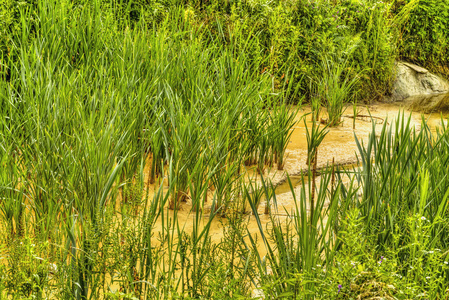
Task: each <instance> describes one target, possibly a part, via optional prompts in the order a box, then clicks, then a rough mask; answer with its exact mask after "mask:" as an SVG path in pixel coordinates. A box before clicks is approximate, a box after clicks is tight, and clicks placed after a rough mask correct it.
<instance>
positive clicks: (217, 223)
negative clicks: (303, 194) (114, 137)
mask: <svg viewBox="0 0 449 300" xmlns="http://www.w3.org/2000/svg"><path fill="white" fill-rule="evenodd" d="M414 101H416V100H413V99H408V100H407V101H404V102H401V103H375V104H371V105H369V106H364V107H362V106H360V107H358V114H357V115H358V116H357V117H356V118H355V119H354V118H353V115H352V113H353V109H352V106H351V107H348V108H347V109H346V111H345V113H344V114H343V117H342V120H341V121H342V123H341V124H340V125H339V126H336V127H333V128H330V129H329V132H328V134H327V135H326V137H325V138H324V140H323V142H322V144H321V145H320V147H319V149H318V160H317V168H318V169H322V168H324V167H326V166H327V165H330V164H332V161H334V163H335V165H339V166H343V167H344V166H346V167H348V168H352V167H356V163H357V158H356V153H357V145H356V142H355V138H354V136H355V135H356V136H357V138H358V139H359V140H360V141H365V142H366V140H367V138H368V136H369V134H370V133H371V132H372V127H373V122H375V123H377V126H376V132H380V130H381V128H382V124H383V123H384V122H388V124H394V120H395V119H396V118H397V116H398V113H399V112H402V111H403V112H405V114H406V116H407V115H408V114H411V125H412V126H415V128H417V129H419V128H420V125H421V120H422V117H423V116H424V118H425V119H426V120H427V124H428V125H429V127H430V128H431V130H433V131H435V130H436V128H437V127H439V126H441V115H442V116H443V117H444V118H447V117H448V116H449V111H448V110H440V111H431V112H428V111H427V110H426V111H425V112H424V113H421V112H418V111H413V110H412V108H414V109H416V105H415V106H413V105H414V103H415V102H414ZM419 101H421V103H422V101H423V100H422V99H419ZM448 107H449V106H448ZM308 113H310V107H307V106H306V107H304V108H303V109H301V110H300V112H299V114H298V116H297V118H296V121H297V124H296V125H295V127H294V128H293V134H292V138H291V141H290V144H289V145H288V147H287V151H286V155H287V159H286V162H285V167H284V170H283V171H278V170H277V168H276V166H274V167H273V168H271V169H269V170H267V172H266V174H265V179H269V180H271V181H272V183H273V184H274V185H277V188H276V199H277V209H278V210H277V211H273V210H272V213H274V214H276V215H277V216H279V217H280V218H281V220H283V221H285V220H286V219H287V218H288V213H289V212H291V213H293V212H294V211H295V201H294V199H293V196H292V193H291V191H290V185H289V184H288V182H287V181H286V177H287V174H288V175H289V176H290V180H291V182H292V184H293V187H294V190H295V194H296V195H299V193H300V190H301V186H302V184H301V182H302V175H299V174H303V173H305V172H307V169H308V168H307V164H306V160H307V140H306V128H305V125H304V120H305V122H308V123H309V124H308V127H309V128H310V122H312V121H311V117H310V114H309V115H307V114H308ZM370 115H371V116H373V118H371V117H370ZM322 117H323V118H326V112H325V111H323V112H322ZM354 125H355V127H354ZM147 171H148V170H147ZM246 172H247V173H246V174H247V178H252V180H253V182H254V183H257V184H260V178H259V177H257V176H254V174H256V171H255V167H246ZM146 174H148V172H146ZM304 180H307V178H305V179H304ZM349 180H350V179H349V178H346V179H343V182H342V183H343V184H346V183H348V182H349ZM317 181H319V178H318V180H317ZM150 189H151V190H154V187H153V186H151V187H150ZM212 195H213V194H212V192H210V197H208V198H209V199H212ZM265 207H266V201H262V202H261V205H260V206H259V209H258V213H259V216H260V221H261V223H262V226H263V228H267V226H269V225H270V224H271V219H270V217H269V216H268V215H265V214H264V211H265ZM272 208H273V206H272ZM191 210H192V205H191V203H189V202H187V203H183V204H182V205H181V208H180V210H179V211H178V212H177V220H178V221H179V224H180V226H184V230H185V231H186V232H192V230H193V224H194V222H193V220H194V219H195V217H196V216H195V213H193V212H191ZM170 214H171V215H172V216H173V212H172V211H171V212H170ZM246 219H247V222H248V230H249V233H251V234H252V235H253V236H259V235H260V233H259V227H258V224H257V222H256V219H255V217H254V216H252V215H251V214H247V215H246ZM208 220H209V218H208V213H207V205H206V206H205V210H204V217H203V226H204V225H205V224H206V223H207V222H208ZM224 226H227V221H226V219H225V218H220V217H217V218H215V219H214V220H213V221H212V225H211V229H210V235H211V239H212V242H216V243H218V242H220V241H221V239H222V238H223V229H224ZM161 228H162V224H157V227H156V230H158V229H159V230H160V229H161ZM259 250H260V253H261V254H263V253H265V249H262V248H261V249H259Z"/></svg>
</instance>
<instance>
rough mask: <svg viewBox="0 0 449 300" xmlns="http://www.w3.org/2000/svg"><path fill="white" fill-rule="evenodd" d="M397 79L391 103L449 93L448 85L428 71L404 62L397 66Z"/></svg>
mask: <svg viewBox="0 0 449 300" xmlns="http://www.w3.org/2000/svg"><path fill="white" fill-rule="evenodd" d="M396 67H397V77H396V80H395V82H394V85H393V91H392V96H391V98H390V100H391V101H401V100H404V99H406V98H408V97H411V96H419V95H432V94H441V93H447V92H449V83H448V82H447V81H446V80H444V79H442V78H440V77H438V76H437V75H435V74H432V73H430V72H429V71H428V70H426V69H424V68H422V67H420V66H417V65H414V64H410V63H406V62H399V63H398V64H397V66H396Z"/></svg>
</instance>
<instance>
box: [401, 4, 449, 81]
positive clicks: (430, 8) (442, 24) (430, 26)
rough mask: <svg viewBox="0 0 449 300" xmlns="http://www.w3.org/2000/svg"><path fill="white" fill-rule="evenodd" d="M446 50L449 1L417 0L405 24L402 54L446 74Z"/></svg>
mask: <svg viewBox="0 0 449 300" xmlns="http://www.w3.org/2000/svg"><path fill="white" fill-rule="evenodd" d="M401 2H402V3H403V2H406V3H407V2H409V1H399V3H401ZM448 54H449V1H448V0H420V1H419V3H418V5H417V6H416V8H415V9H413V10H412V11H411V13H410V19H409V22H408V23H407V24H406V25H405V26H404V31H403V34H402V40H401V43H400V55H401V57H403V58H404V59H406V60H409V61H412V62H415V63H417V64H420V65H422V66H424V67H427V68H429V69H431V70H433V71H436V72H439V73H442V74H444V75H445V76H449V55H448Z"/></svg>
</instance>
